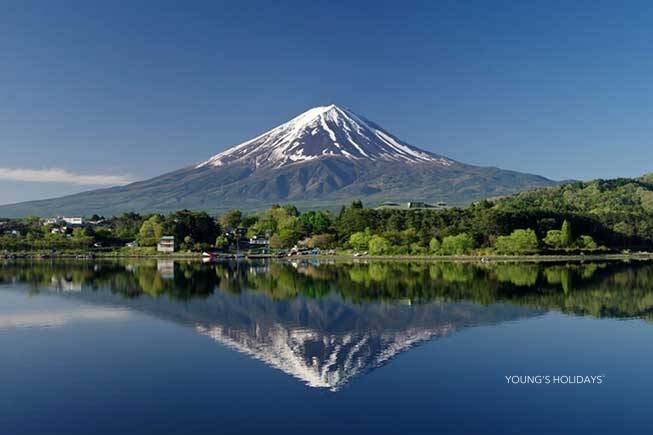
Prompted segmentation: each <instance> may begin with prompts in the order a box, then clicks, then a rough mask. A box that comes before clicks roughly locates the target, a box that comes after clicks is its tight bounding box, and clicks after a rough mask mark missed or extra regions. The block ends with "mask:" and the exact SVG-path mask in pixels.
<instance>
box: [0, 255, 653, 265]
mask: <svg viewBox="0 0 653 435" xmlns="http://www.w3.org/2000/svg"><path fill="white" fill-rule="evenodd" d="M204 258H206V257H203V256H202V254H200V253H174V254H158V253H157V254H136V253H133V254H129V253H118V252H112V253H102V252H87V253H60V254H41V253H36V252H32V253H28V252H21V253H16V254H9V255H4V256H2V257H0V259H4V260H21V259H25V260H27V259H30V260H56V259H68V260H70V259H77V260H111V259H116V260H117V259H153V260H189V261H202V260H203V259H204ZM257 259H258V260H260V259H263V260H277V261H294V260H323V261H324V260H333V261H361V260H364V261H422V262H465V263H504V262H510V263H543V262H584V261H629V260H637V261H651V260H653V253H648V252H642V253H628V254H624V253H605V254H585V255H583V254H570V255H559V254H556V255H549V254H542V255H538V254H535V255H359V256H354V255H351V254H335V255H293V256H290V257H288V256H286V257H276V256H273V255H271V256H267V257H263V256H256V257H253V258H249V257H247V256H245V257H244V258H243V260H257ZM234 260H236V259H233V258H222V259H218V260H217V261H234ZM211 261H215V260H211Z"/></svg>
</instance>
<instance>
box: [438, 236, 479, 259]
mask: <svg viewBox="0 0 653 435" xmlns="http://www.w3.org/2000/svg"><path fill="white" fill-rule="evenodd" d="M473 247H474V239H472V237H471V236H470V235H469V234H467V233H461V234H458V235H457V236H447V237H445V238H444V239H442V248H441V250H442V253H443V254H444V255H464V254H467V253H468V252H469V251H471V250H472V248H473Z"/></svg>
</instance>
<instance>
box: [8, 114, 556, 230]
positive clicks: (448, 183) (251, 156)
mask: <svg viewBox="0 0 653 435" xmlns="http://www.w3.org/2000/svg"><path fill="white" fill-rule="evenodd" d="M554 184H556V183H555V182H554V181H551V180H548V179H546V178H544V177H540V176H537V175H531V174H524V173H520V172H515V171H508V170H503V169H498V168H493V167H479V166H473V165H468V164H465V163H461V162H458V161H455V160H453V159H450V158H448V157H445V156H442V155H440V154H436V153H432V152H429V151H425V150H422V149H419V148H417V147H414V146H412V145H410V144H408V143H406V142H404V141H402V140H400V139H399V138H397V137H396V136H394V135H392V134H391V133H390V132H388V131H387V130H385V129H383V128H382V127H380V126H379V125H378V124H376V123H374V122H372V121H370V120H368V119H366V118H364V117H362V116H360V115H357V114H355V113H353V112H351V111H350V110H348V109H344V108H341V107H339V106H335V105H331V106H321V107H316V108H313V109H310V110H308V111H307V112H305V113H303V114H301V115H299V116H297V117H295V118H293V119H292V120H290V121H288V122H286V123H284V124H282V125H280V126H278V127H276V128H273V129H272V130H270V131H268V132H266V133H264V134H262V135H260V136H258V137H256V138H254V139H251V140H249V141H246V142H243V143H242V144H239V145H236V146H233V147H231V148H228V149H227V150H225V151H223V152H220V153H218V154H216V155H214V156H213V157H211V158H209V159H208V160H206V161H204V162H201V163H198V164H195V165H193V166H190V167H187V168H183V169H180V170H178V171H174V172H171V173H168V174H164V175H161V176H159V177H155V178H152V179H150V180H145V181H139V182H136V183H132V184H129V185H127V186H120V187H112V188H108V189H101V190H93V191H89V192H83V193H79V194H76V195H70V196H65V197H62V198H55V199H47V200H41V201H30V202H24V203H19V204H12V205H5V206H0V217H19V216H27V215H36V216H50V215H70V214H73V215H90V214H93V213H97V214H104V215H111V214H119V213H122V212H128V211H136V212H169V211H174V210H179V209H183V208H187V209H195V210H206V211H210V212H217V211H224V210H227V209H231V208H240V209H243V210H259V209H264V208H267V207H269V206H270V205H272V204H274V203H280V202H292V203H294V204H296V205H298V206H299V207H302V208H311V207H320V208H337V207H339V206H340V205H341V204H343V203H347V202H350V201H351V200H352V199H354V198H362V199H364V200H365V201H366V203H368V204H375V203H380V202H382V201H399V202H406V201H415V200H419V201H428V202H438V201H445V202H448V203H451V204H466V203H469V202H471V201H474V200H478V199H480V198H486V197H491V196H499V195H508V194H511V193H515V192H519V191H523V190H527V189H531V188H534V187H544V186H551V185H554Z"/></svg>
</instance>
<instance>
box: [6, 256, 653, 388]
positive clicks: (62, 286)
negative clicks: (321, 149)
mask: <svg viewBox="0 0 653 435" xmlns="http://www.w3.org/2000/svg"><path fill="white" fill-rule="evenodd" d="M164 266H165V267H164ZM0 283H10V285H13V284H14V283H26V284H28V287H29V288H30V289H31V290H30V291H33V292H39V291H41V290H43V289H50V290H56V291H58V292H60V293H61V294H62V296H64V297H70V298H76V299H83V300H85V301H88V302H90V303H94V304H99V305H110V306H117V307H122V308H129V309H132V310H136V311H141V312H145V313H149V314H151V315H154V316H157V317H159V318H163V319H168V320H171V321H175V322H179V323H183V324H187V325H190V326H192V327H193V328H194V329H195V330H196V331H197V332H198V333H201V334H204V335H206V336H209V337H211V338H212V339H215V340H216V341H219V342H220V343H223V344H225V345H228V346H230V347H232V348H235V349H238V350H239V351H241V352H244V353H246V354H248V355H251V356H253V357H255V358H257V359H259V360H262V361H264V362H266V363H267V364H269V365H270V366H273V367H276V368H278V369H280V370H283V371H284V372H286V373H289V374H291V375H293V376H295V377H296V378H298V379H301V380H302V381H303V382H305V383H306V384H307V385H310V386H314V387H324V388H329V389H332V390H337V389H338V388H340V387H342V386H343V385H345V384H346V383H347V382H349V381H350V380H351V379H353V378H354V377H356V376H359V375H361V374H363V373H366V372H369V371H370V370H372V369H374V368H376V367H380V366H382V365H383V364H385V363H386V362H388V361H389V360H390V359H391V358H393V357H394V356H396V355H398V354H400V353H401V352H404V351H406V350H407V349H409V348H411V347H412V346H415V345H416V344H419V343H421V342H424V341H425V340H429V339H432V338H434V337H442V336H444V335H446V334H449V333H452V332H454V331H457V330H460V329H463V328H465V327H468V326H474V325H488V324H495V323H498V322H501V321H506V320H513V319H518V318H524V317H529V316H533V315H537V314H539V313H542V312H544V311H546V310H558V311H561V312H563V313H571V314H576V315H592V316H596V317H618V318H632V317H637V318H646V319H651V318H653V317H652V316H653V314H651V313H653V302H652V301H653V291H652V290H651V288H653V287H652V286H651V283H653V266H651V265H650V264H646V263H641V264H626V263H589V264H555V265H537V264H493V265H479V264H471V265H467V264H460V263H427V262H423V263H408V262H406V263H403V262H392V263H378V262H371V263H369V264H367V263H356V264H351V263H348V264H309V263H304V262H300V263H298V264H296V265H290V264H287V263H279V262H272V263H265V262H263V263H238V264H234V263H227V264H217V265H202V264H199V263H174V264H163V265H162V264H158V265H157V263H156V262H151V261H145V262H143V261H141V262H129V263H127V264H124V263H120V262H118V263H116V262H98V263H93V262H86V263H85V262H62V263H57V262H55V263H45V262H38V263H32V264H18V263H4V264H2V263H0Z"/></svg>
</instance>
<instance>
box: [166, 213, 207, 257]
mask: <svg viewBox="0 0 653 435" xmlns="http://www.w3.org/2000/svg"><path fill="white" fill-rule="evenodd" d="M219 232H220V228H219V226H218V225H217V223H216V222H215V219H213V218H212V217H211V216H209V215H208V214H206V212H203V211H201V212H195V211H190V210H181V211H178V212H175V213H172V214H170V215H168V216H167V217H166V219H165V221H164V222H163V233H164V234H165V235H172V236H175V240H178V241H183V240H184V239H185V238H186V237H190V238H191V239H192V241H193V246H188V248H189V249H196V247H195V246H194V245H195V243H197V244H199V245H205V246H204V247H208V246H210V245H213V243H214V242H215V239H216V237H217V236H218V234H219Z"/></svg>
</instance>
